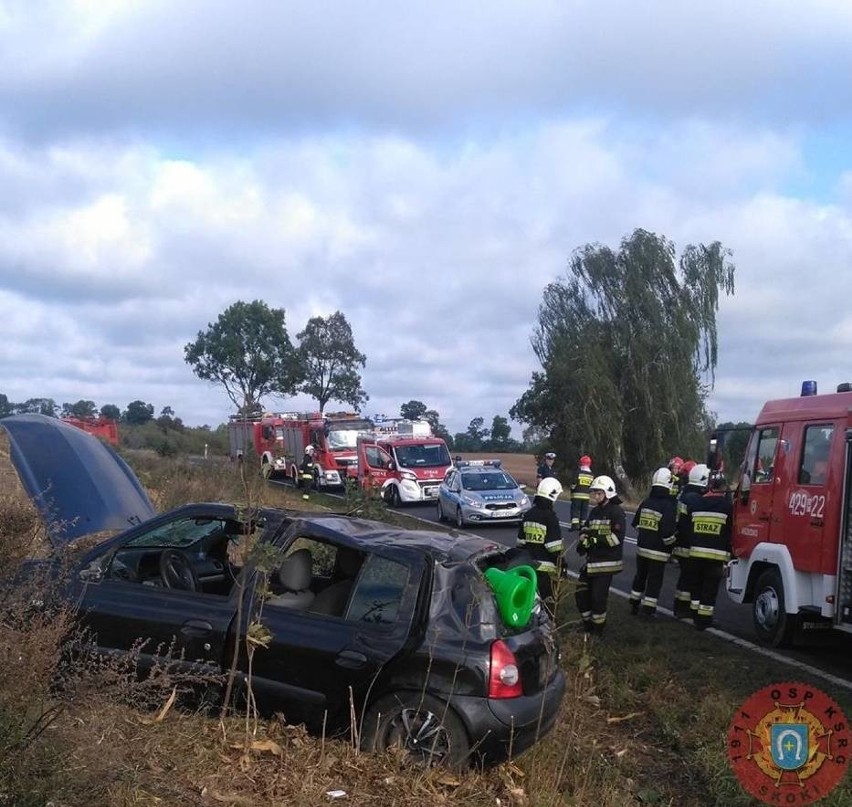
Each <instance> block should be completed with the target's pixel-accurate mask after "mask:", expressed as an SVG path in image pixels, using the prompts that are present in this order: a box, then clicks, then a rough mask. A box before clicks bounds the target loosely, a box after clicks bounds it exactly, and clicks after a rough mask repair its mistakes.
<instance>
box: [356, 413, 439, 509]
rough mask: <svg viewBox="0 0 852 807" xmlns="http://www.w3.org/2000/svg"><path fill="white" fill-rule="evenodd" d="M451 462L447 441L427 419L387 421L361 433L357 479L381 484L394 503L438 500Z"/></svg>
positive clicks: (371, 485)
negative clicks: (439, 490) (441, 485)
mask: <svg viewBox="0 0 852 807" xmlns="http://www.w3.org/2000/svg"><path fill="white" fill-rule="evenodd" d="M452 464H453V463H452V459H451V458H450V451H449V449H448V448H447V444H446V443H445V442H444V441H443V440H442V439H441V438H440V437H435V436H434V435H433V434H432V429H431V427H430V426H429V424H428V422H426V421H425V420H424V421H409V420H404V419H401V418H399V419H395V420H392V421H385V422H383V423H380V424H378V425H377V427H376V431H375V432H374V433H373V434H370V435H360V436H359V437H358V481H359V483H360V485H361V487H362V488H365V489H368V488H378V489H379V490H380V491H381V494H382V496H383V498H384V499H385V501H386V502H387V503H388V504H389V505H391V506H392V507H398V506H399V505H401V504H409V503H414V502H433V501H435V499H436V498H437V496H438V488H439V486H440V484H441V482H442V481H443V479H444V475H445V474H446V472H447V471H448V470H449V469H450V468H451V467H452Z"/></svg>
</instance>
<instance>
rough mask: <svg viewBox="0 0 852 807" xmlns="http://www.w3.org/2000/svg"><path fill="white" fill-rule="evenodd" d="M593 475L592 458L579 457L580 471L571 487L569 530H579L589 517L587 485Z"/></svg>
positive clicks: (589, 483)
mask: <svg viewBox="0 0 852 807" xmlns="http://www.w3.org/2000/svg"><path fill="white" fill-rule="evenodd" d="M594 478H595V475H594V474H593V473H592V458H591V457H590V456H588V455H586V454H584V455H583V456H582V457H580V469H579V470H578V471H577V476H576V478H575V479H574V484H573V485H571V529H572V530H579V529H580V525H581V524H582V523H583V522H584V521H585V520H586V517H587V516H588V515H589V485H591V484H592V480H593V479H594Z"/></svg>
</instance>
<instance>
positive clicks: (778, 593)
mask: <svg viewBox="0 0 852 807" xmlns="http://www.w3.org/2000/svg"><path fill="white" fill-rule="evenodd" d="M752 620H753V622H754V632H755V635H756V637H757V641H758V643H759V644H762V645H765V646H767V647H786V646H788V645H790V644H791V643H792V640H793V631H794V628H795V624H796V619H795V617H794V616H792V615H790V614H788V613H787V611H786V607H785V604H784V583H783V581H782V580H781V574H780V573H779V571H778V570H777V569H774V568H773V569H768V570H767V571H765V572H764V573H763V574H761V575H760V577H759V578H758V580H757V586H756V588H755V590H754V600H753V601H752Z"/></svg>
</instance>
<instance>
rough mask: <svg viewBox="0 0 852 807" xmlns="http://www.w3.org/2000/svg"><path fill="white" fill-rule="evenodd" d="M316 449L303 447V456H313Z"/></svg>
mask: <svg viewBox="0 0 852 807" xmlns="http://www.w3.org/2000/svg"><path fill="white" fill-rule="evenodd" d="M314 451H316V449H315V448H314V447H313V446H305V454H313V453H314Z"/></svg>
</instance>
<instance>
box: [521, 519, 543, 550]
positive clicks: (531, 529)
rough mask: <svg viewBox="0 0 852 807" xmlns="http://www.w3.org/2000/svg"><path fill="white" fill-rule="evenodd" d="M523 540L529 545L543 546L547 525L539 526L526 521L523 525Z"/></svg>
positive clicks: (533, 522)
mask: <svg viewBox="0 0 852 807" xmlns="http://www.w3.org/2000/svg"><path fill="white" fill-rule="evenodd" d="M523 530H524V538H523V540H525V541H527V542H528V543H531V544H543V543H544V539H545V538H546V537H547V525H546V524H539V523H538V522H537V521H527V522H525V523H524V525H523Z"/></svg>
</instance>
